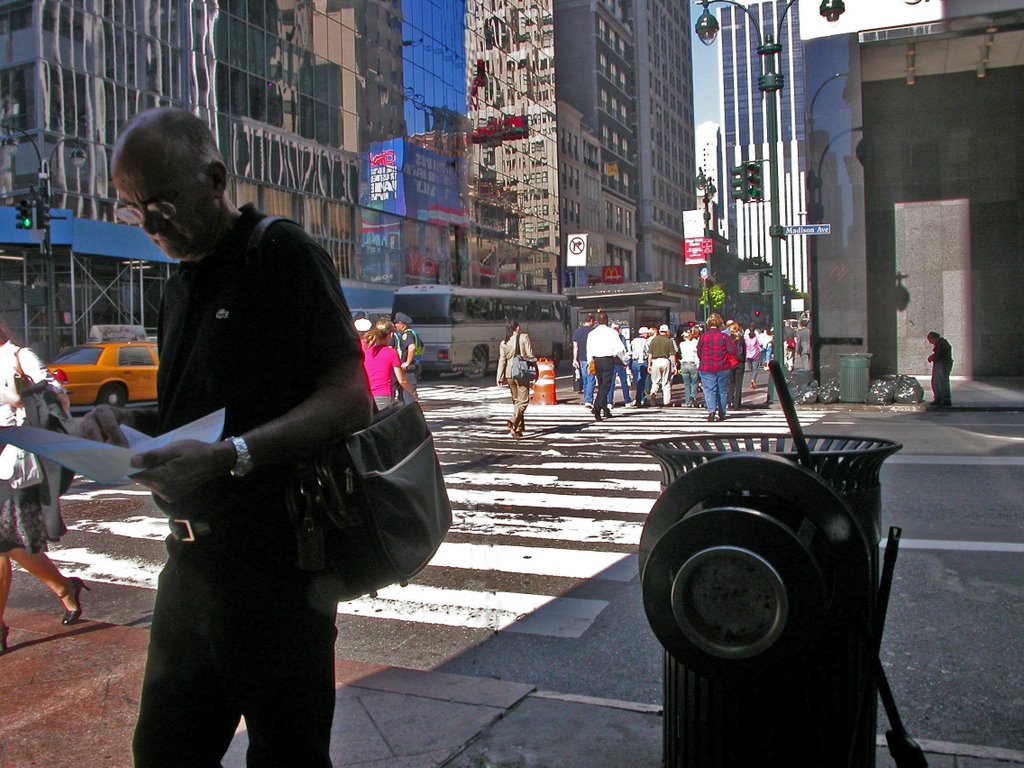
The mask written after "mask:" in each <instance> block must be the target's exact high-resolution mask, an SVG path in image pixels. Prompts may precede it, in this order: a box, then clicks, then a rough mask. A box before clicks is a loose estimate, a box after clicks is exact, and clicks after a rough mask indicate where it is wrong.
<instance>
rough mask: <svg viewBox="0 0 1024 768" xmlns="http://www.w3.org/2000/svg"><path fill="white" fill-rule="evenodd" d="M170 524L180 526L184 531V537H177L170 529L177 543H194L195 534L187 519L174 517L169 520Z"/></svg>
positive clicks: (190, 522)
mask: <svg viewBox="0 0 1024 768" xmlns="http://www.w3.org/2000/svg"><path fill="white" fill-rule="evenodd" d="M171 523H172V524H174V525H180V526H182V527H183V528H184V529H185V535H184V536H179V535H178V534H177V533H175V532H174V530H173V529H172V531H171V533H172V535H173V536H174V538H176V539H177V540H178V541H181V542H184V543H186V544H191V543H192V542H194V541H195V540H196V532H195V530H194V529H193V528H192V521H191V520H189V519H188V518H187V517H175V518H172V519H171Z"/></svg>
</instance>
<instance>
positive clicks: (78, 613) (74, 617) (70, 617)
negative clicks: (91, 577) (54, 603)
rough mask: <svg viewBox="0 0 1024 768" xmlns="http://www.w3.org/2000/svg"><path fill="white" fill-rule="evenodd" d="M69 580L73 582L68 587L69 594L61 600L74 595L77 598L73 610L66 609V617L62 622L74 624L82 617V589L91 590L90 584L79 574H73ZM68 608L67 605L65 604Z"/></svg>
mask: <svg viewBox="0 0 1024 768" xmlns="http://www.w3.org/2000/svg"><path fill="white" fill-rule="evenodd" d="M68 581H69V582H70V583H71V588H70V589H68V591H67V594H65V595H63V596H62V597H61V601H62V602H63V601H64V600H67V599H68V598H69V597H73V598H74V600H75V607H74V609H72V610H65V611H64V618H63V619H61V621H60V623H61V624H65V625H66V624H74V623H75V622H76V621H78V620H79V619H80V618H81V617H82V600H81V597H82V590H83V589H84V590H85V591H86V592H91V591H92V590H91V589H89V587H88V585H87V584H86V583H85V582H84V581H82V580H81V579H80V578H78V577H77V576H72V577H71V578H70V579H68ZM65 608H66V606H65Z"/></svg>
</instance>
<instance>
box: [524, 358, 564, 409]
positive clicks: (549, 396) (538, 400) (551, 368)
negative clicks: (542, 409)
mask: <svg viewBox="0 0 1024 768" xmlns="http://www.w3.org/2000/svg"><path fill="white" fill-rule="evenodd" d="M530 403H531V404H533V405H558V398H557V397H556V395H555V364H554V362H553V361H551V360H548V359H546V358H543V357H542V358H540V359H539V360H537V380H536V381H535V382H533V396H532V397H531V398H530Z"/></svg>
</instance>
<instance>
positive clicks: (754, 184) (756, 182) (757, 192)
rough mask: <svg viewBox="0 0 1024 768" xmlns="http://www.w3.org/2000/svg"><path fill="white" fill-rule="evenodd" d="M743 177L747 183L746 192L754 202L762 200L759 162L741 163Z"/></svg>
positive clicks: (762, 191)
mask: <svg viewBox="0 0 1024 768" xmlns="http://www.w3.org/2000/svg"><path fill="white" fill-rule="evenodd" d="M743 169H744V178H745V179H746V183H747V194H748V195H749V196H750V199H751V200H753V201H754V202H761V201H762V200H764V182H763V181H762V179H761V164H760V163H758V162H754V161H750V162H747V163H744V164H743Z"/></svg>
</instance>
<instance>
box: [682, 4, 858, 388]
mask: <svg viewBox="0 0 1024 768" xmlns="http://www.w3.org/2000/svg"><path fill="white" fill-rule="evenodd" d="M698 1H699V2H700V4H701V5H702V6H704V12H703V13H701V15H700V17H699V18H698V19H697V23H696V24H695V25H694V30H695V31H696V33H697V37H699V38H700V40H701V42H702V43H704V44H705V45H711V44H712V43H714V42H715V38H716V37H718V30H719V29H720V26H719V24H718V19H716V18H715V17H714V16H713V15H712V14H711V10H710V9H709V8H708V6H710V5H712V4H714V3H725V4H727V5H732V6H735V7H737V8H739V9H740V10H741V11H743V12H744V13H745V14H747V16H748V18H749V19H750V21H751V26H752V27H753V29H754V32H755V34H756V35H757V43H758V45H757V54H758V56H760V57H761V76H760V77H758V79H757V87H758V90H760V91H761V93H763V94H764V104H765V122H766V123H767V124H768V164H769V165H770V166H771V169H772V172H771V179H770V188H769V192H770V194H771V199H770V200H769V204H770V206H771V225H770V226H769V228H768V234H769V235H770V236H771V241H772V326H773V328H774V330H775V341H774V347H775V348H774V350H773V351H772V355H773V356H774V357H775V359H776V360H784V359H785V352H786V338H785V327H784V326H783V323H782V239H783V238H784V237H785V236H786V235H785V230H784V229H783V227H782V225H781V223H780V221H779V172H780V167H779V148H778V143H779V127H778V119H779V118H778V113H779V91H781V90H782V86H783V82H784V80H783V75H782V73H781V72H779V71H778V56H779V54H780V53H782V45H781V44H780V43H777V42H775V40H776V38H781V37H782V24H783V22H784V21H785V20H786V14H787V13H789V9H790V7H792V5H793V3H795V2H796V0H789V2H788V3H786V7H785V8H784V9H783V11H782V14H781V15H780V16H779V21H778V25H777V28H776V34H775V36H774V37H773V36H772V35H770V34H765V35H764V37H763V39H762V36H761V27H760V22H759V20H758V19H757V17H755V16H754V14H752V13H751V12H750V10H749V9H748V8H747V7H746V6H744V5H741V4H740V3H738V2H735V0H698ZM845 10H846V6H845V5H844V3H843V0H821V5H820V6H819V8H818V12H819V13H820V14H821V15H822V16H824V17H825V19H826V20H827V21H830V22H833V21H836V20H837V19H838V18H839V17H840V16H841V15H842V14H843V11H845ZM768 397H769V399H770V400H774V386H773V383H772V382H771V380H769V384H768Z"/></svg>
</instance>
